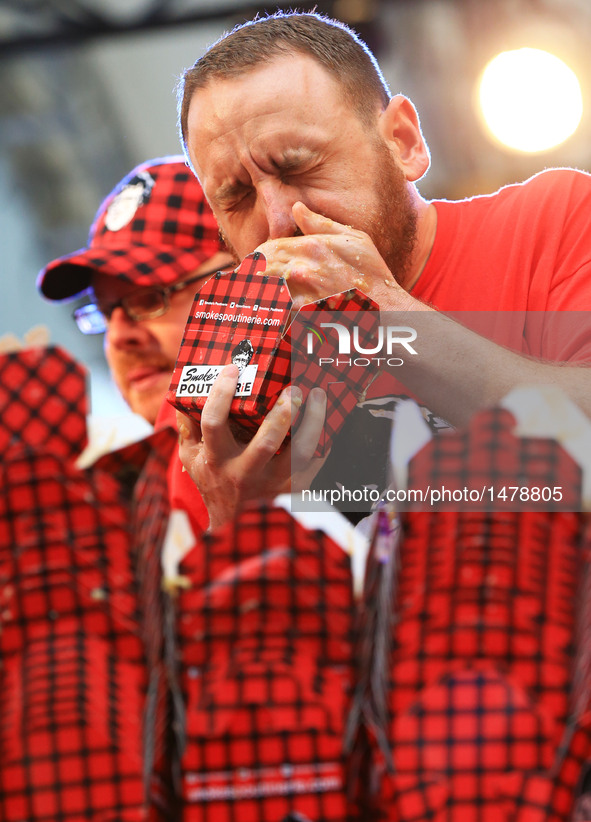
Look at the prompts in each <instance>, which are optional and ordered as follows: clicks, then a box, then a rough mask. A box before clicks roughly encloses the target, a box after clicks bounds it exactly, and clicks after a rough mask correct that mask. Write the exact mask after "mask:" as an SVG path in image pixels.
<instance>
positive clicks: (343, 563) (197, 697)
mask: <svg viewBox="0 0 591 822" xmlns="http://www.w3.org/2000/svg"><path fill="white" fill-rule="evenodd" d="M180 573H181V574H182V578H183V580H184V584H183V586H182V587H181V588H180V590H179V593H178V597H177V600H176V609H177V614H178V642H179V647H178V652H179V659H180V673H181V684H182V688H183V693H184V696H185V702H186V734H187V745H186V749H185V752H184V756H183V759H182V777H183V782H182V785H183V819H185V820H190V822H197V820H202V822H230V820H236V819H240V820H241V822H280V821H281V820H283V819H288V818H293V819H300V818H301V819H309V820H313V821H314V822H323V821H324V820H335V822H336V820H338V821H339V822H345V820H347V819H353V818H354V817H352V816H349V815H348V809H347V805H346V799H345V794H346V792H345V789H344V781H343V780H344V774H343V757H342V744H343V732H344V721H345V715H346V709H347V701H348V690H349V687H350V681H351V672H352V645H351V631H352V619H353V600H352V590H351V573H350V562H349V557H348V556H347V555H346V554H345V553H344V552H343V551H342V549H341V548H340V547H338V546H337V545H336V544H335V543H334V542H333V541H332V540H330V539H329V538H328V537H327V536H326V535H325V534H323V533H322V532H319V531H309V530H306V529H304V528H303V527H302V526H300V525H299V524H298V523H296V522H295V520H293V518H292V517H291V516H290V515H289V514H288V513H287V512H286V511H284V510H282V509H277V508H273V507H260V508H258V509H256V510H254V509H253V510H248V511H246V512H244V513H243V514H242V515H241V516H240V517H239V519H238V520H237V521H236V522H234V523H232V524H230V525H228V526H227V527H225V528H224V529H223V530H221V531H219V532H217V533H215V534H213V535H206V536H204V537H203V539H202V541H201V543H200V544H199V545H198V546H197V547H196V548H195V549H193V550H192V551H191V552H190V553H189V554H188V555H187V556H186V557H185V558H184V559H183V561H182V562H181V566H180ZM289 814H293V817H289ZM298 814H301V816H298Z"/></svg>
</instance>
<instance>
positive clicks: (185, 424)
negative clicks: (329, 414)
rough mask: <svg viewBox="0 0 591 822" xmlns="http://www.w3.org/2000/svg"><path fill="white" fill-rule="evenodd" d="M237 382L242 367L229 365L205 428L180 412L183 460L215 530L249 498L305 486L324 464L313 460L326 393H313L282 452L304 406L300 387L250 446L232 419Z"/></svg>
mask: <svg viewBox="0 0 591 822" xmlns="http://www.w3.org/2000/svg"><path fill="white" fill-rule="evenodd" d="M237 382H238V368H237V366H235V365H227V366H226V367H225V368H224V369H223V370H222V372H221V373H220V375H219V377H218V378H217V380H216V381H215V383H214V385H213V387H212V389H211V392H210V394H209V396H208V398H207V401H206V403H205V406H204V408H203V412H202V414H201V425H198V424H197V423H196V422H195V421H194V420H192V419H191V418H190V417H187V416H185V415H184V414H181V413H180V412H178V411H177V424H178V430H179V439H180V446H179V456H180V458H181V462H182V463H183V465H184V466H185V468H186V470H187V471H188V472H189V474H190V476H191V478H192V479H193V481H194V482H195V484H196V485H197V488H198V489H199V492H200V493H201V496H202V497H203V501H204V503H205V505H206V507H207V510H208V513H209V527H210V528H217V527H219V526H220V525H223V524H224V523H225V522H227V521H229V520H231V519H232V518H233V517H235V516H236V514H237V513H239V511H240V510H241V509H242V507H243V505H244V503H246V502H248V501H249V500H253V499H267V498H271V497H274V496H276V495H277V494H279V493H282V492H285V491H289V490H290V487H291V486H292V485H296V486H297V487H298V488H301V487H304V485H305V483H306V482H309V481H311V478H312V477H313V476H315V474H316V473H317V472H318V471H319V470H320V468H321V466H322V463H323V461H324V458H323V459H318V458H314V457H313V455H314V451H315V450H316V445H317V443H318V440H319V437H320V434H321V432H322V428H323V425H324V418H325V414H326V396H325V394H324V392H323V391H322V390H320V389H313V390H312V391H311V392H310V395H309V397H308V400H307V402H306V409H305V413H304V417H303V419H302V423H301V425H300V426H299V428H298V431H297V433H296V434H295V435H294V436H293V437H292V440H291V442H290V443H289V444H287V445H285V447H284V448H283V450H282V451H281V453H280V454H277V451H278V449H279V447H280V446H281V444H282V443H283V441H284V439H285V436H286V434H287V432H288V430H289V428H290V426H291V424H292V420H293V419H294V417H295V415H296V413H297V411H298V409H299V407H300V406H301V404H302V394H301V391H300V389H299V388H297V387H294V386H288V387H287V388H286V389H285V390H284V391H283V392H282V393H281V395H280V397H279V399H278V400H277V402H276V403H275V405H274V406H273V408H272V409H271V411H270V412H269V413H268V414H267V416H266V417H265V419H264V420H263V423H262V425H261V427H260V428H259V430H258V431H257V432H256V434H255V435H254V437H253V438H252V439H251V440H250V442H248V443H244V442H241V441H240V440H239V439H237V438H236V437H235V436H234V433H233V432H232V427H231V424H230V420H229V414H230V406H231V404H232V400H233V398H234V392H235V390H236V385H237ZM292 480H293V483H292Z"/></svg>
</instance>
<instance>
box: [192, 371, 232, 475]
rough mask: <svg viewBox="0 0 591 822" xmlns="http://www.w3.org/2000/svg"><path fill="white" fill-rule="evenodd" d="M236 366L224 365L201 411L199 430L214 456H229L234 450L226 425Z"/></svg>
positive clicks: (229, 431)
mask: <svg viewBox="0 0 591 822" xmlns="http://www.w3.org/2000/svg"><path fill="white" fill-rule="evenodd" d="M238 373H239V372H238V367H237V366H236V365H233V364H231V365H226V366H225V367H224V368H223V369H222V371H221V372H220V374H219V375H218V377H217V379H216V380H215V382H214V384H213V386H212V388H211V391H210V392H209V396H208V397H207V400H206V402H205V405H204V406H203V411H202V412H201V432H202V436H203V441H204V443H205V445H206V446H207V450H208V452H211V453H212V455H213V456H215V457H216V458H221V459H223V458H225V457H227V456H231V455H232V454H233V452H234V451H235V450H236V441H235V439H234V437H233V435H232V432H231V430H230V427H229V425H228V418H229V416H230V407H231V405H232V400H233V399H234V394H235V393H236V385H237V384H238Z"/></svg>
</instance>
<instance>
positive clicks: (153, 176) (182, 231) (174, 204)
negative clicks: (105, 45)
mask: <svg viewBox="0 0 591 822" xmlns="http://www.w3.org/2000/svg"><path fill="white" fill-rule="evenodd" d="M224 250H225V246H224V244H223V242H222V240H221V239H220V236H219V232H218V226H217V223H216V221H215V218H214V216H213V213H212V211H211V209H210V207H209V205H208V204H207V202H206V200H205V195H204V194H203V190H202V188H201V186H200V184H199V181H198V180H197V179H196V177H195V176H194V174H193V173H192V171H191V170H190V169H189V168H188V167H187V165H186V163H185V159H184V157H183V156H182V155H178V156H170V157H161V158H158V159H155V160H148V161H147V162H145V163H142V164H141V165H139V166H136V168H134V169H133V170H132V171H130V172H129V174H128V175H127V176H126V177H124V178H123V180H121V182H120V183H119V184H118V185H117V186H116V187H115V188H114V189H113V191H112V192H111V193H110V194H109V195H108V196H107V197H106V198H105V200H103V202H102V203H101V206H100V208H99V210H98V211H97V214H96V216H95V218H94V221H93V223H92V226H91V227H90V233H89V235H88V245H87V247H86V248H79V249H78V250H77V251H74V252H73V253H72V254H66V255H65V256H64V257H59V258H58V259H57V260H53V261H52V262H50V263H48V265H46V266H45V268H43V269H42V270H41V271H40V272H39V277H38V279H37V287H38V288H39V290H40V291H41V293H42V294H43V296H44V297H46V298H47V299H49V300H68V299H72V298H73V297H76V296H78V295H79V294H81V293H82V292H84V291H86V290H87V289H88V288H89V287H90V285H91V277H92V274H93V272H94V271H100V272H102V273H103V274H110V275H112V276H113V277H119V278H120V279H122V280H125V281H126V282H130V283H135V284H136V285H138V286H154V285H169V284H170V283H173V282H177V281H178V280H179V279H181V278H182V277H183V276H185V275H186V274H188V273H190V272H193V271H194V270H195V269H196V268H198V267H199V266H200V265H201V264H202V263H204V262H205V261H206V260H208V259H209V258H210V257H212V256H213V255H214V254H215V253H216V252H218V251H224Z"/></svg>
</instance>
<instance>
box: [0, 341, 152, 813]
mask: <svg viewBox="0 0 591 822" xmlns="http://www.w3.org/2000/svg"><path fill="white" fill-rule="evenodd" d="M85 382H86V376H85V373H84V370H83V369H82V368H81V366H80V365H79V364H77V363H76V362H75V361H74V360H73V359H72V358H71V357H70V356H69V355H68V354H67V353H65V352H64V351H61V350H60V349H57V348H48V349H44V348H37V349H30V350H26V351H21V352H16V353H13V354H9V355H6V356H3V357H0V397H1V398H2V402H3V409H2V410H3V413H2V418H1V419H0V443H1V445H2V449H3V459H2V464H1V465H0V658H1V659H2V665H1V666H0V819H2V820H3V822H22V821H23V820H27V822H57V820H60V821H61V822H81V820H83V819H93V820H96V822H115V820H118V822H124V820H125V822H141V820H149V819H150V820H156V819H158V818H162V817H161V815H160V811H159V810H157V809H156V807H155V806H154V805H153V804H151V800H150V796H149V789H148V781H149V778H150V774H149V773H148V774H147V773H146V761H147V760H146V756H145V750H144V731H145V729H144V711H145V705H146V687H147V673H148V671H147V666H146V659H145V645H144V637H143V631H142V619H141V596H140V590H139V587H138V584H137V579H136V577H137V570H136V560H137V546H136V544H135V541H134V527H133V524H132V520H133V516H132V505H131V503H130V481H131V479H132V476H137V475H138V474H141V472H142V470H143V469H142V463H143V462H144V461H145V460H146V457H147V456H148V454H149V453H150V452H151V451H152V450H153V449H154V443H153V442H152V443H151V444H149V443H148V442H146V443H144V445H143V446H141V447H132V448H131V449H130V451H129V452H128V453H127V454H125V453H123V451H121V452H118V453H117V454H114V455H110V456H109V458H104V459H103V460H101V461H99V463H96V464H95V465H94V466H92V467H91V468H89V469H87V470H80V469H79V468H78V467H77V465H76V458H77V456H78V454H79V453H80V452H81V450H82V448H83V446H84V445H85V443H86V410H87V406H86V392H85V388H86V386H85ZM154 436H155V437H156V439H157V440H159V439H161V438H162V434H160V435H158V434H156V435H154ZM145 513H146V512H145V511H144V512H143V514H144V516H143V517H142V520H144V521H146V520H147V517H146V515H145Z"/></svg>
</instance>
